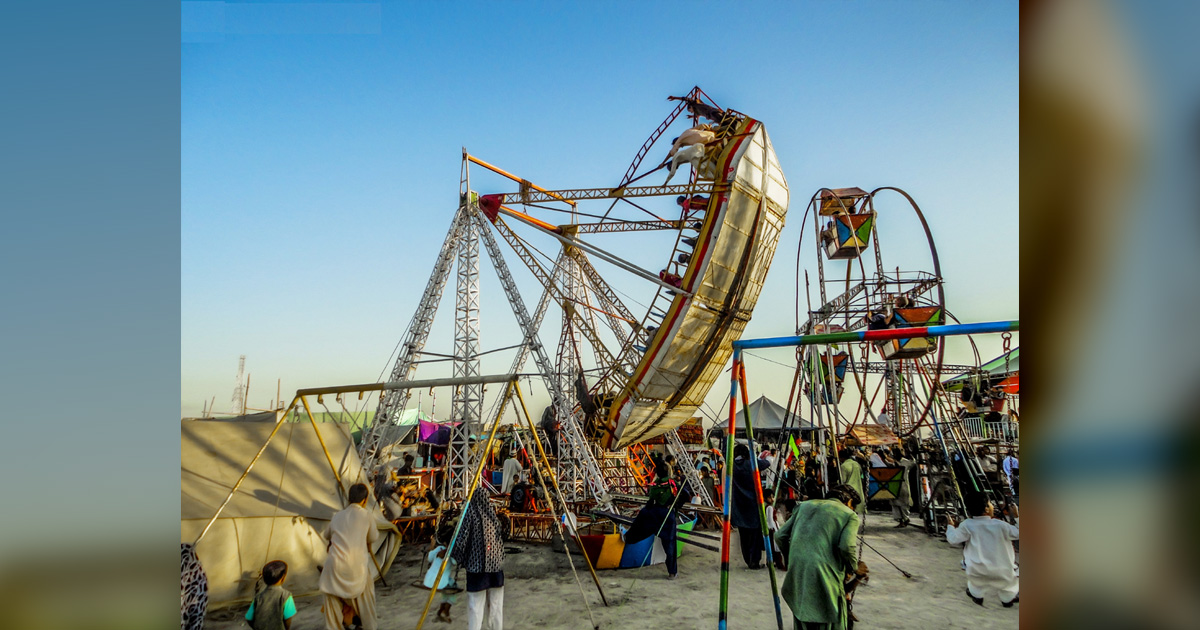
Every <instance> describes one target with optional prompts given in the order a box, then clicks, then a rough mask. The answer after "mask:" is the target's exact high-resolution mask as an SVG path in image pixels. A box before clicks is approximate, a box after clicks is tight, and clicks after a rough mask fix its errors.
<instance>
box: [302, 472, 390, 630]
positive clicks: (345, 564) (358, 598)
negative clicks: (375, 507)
mask: <svg viewBox="0 0 1200 630" xmlns="http://www.w3.org/2000/svg"><path fill="white" fill-rule="evenodd" d="M368 493H369V491H368V490H367V486H366V484H361V483H357V484H354V485H353V486H351V487H350V497H349V498H350V505H349V506H348V507H346V509H344V510H342V511H341V512H338V513H337V514H334V515H333V518H332V519H330V521H329V529H327V530H325V533H324V537H325V540H327V541H329V556H328V558H326V560H325V565H324V567H322V569H321V579H320V581H319V582H318V583H317V584H318V586H319V587H320V589H321V594H322V595H324V596H325V604H324V609H325V630H343V626H342V621H343V619H342V604H343V603H345V604H346V605H348V606H350V607H351V608H353V609H354V612H355V614H357V615H358V617H359V619H360V620H361V622H362V627H363V630H375V629H376V619H375V579H374V577H375V576H374V575H373V574H372V572H371V567H372V564H373V563H372V561H371V558H370V557H369V554H370V553H371V551H370V550H371V546H372V545H373V544H374V543H375V541H376V540H379V529H378V528H377V527H376V525H375V515H374V514H372V513H371V512H370V511H368V510H367V496H368Z"/></svg>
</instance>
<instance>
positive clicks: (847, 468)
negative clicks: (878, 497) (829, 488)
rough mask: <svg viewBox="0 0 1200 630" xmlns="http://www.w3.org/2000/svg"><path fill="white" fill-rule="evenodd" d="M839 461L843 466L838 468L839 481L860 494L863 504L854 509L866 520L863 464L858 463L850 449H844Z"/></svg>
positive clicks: (840, 452) (839, 455)
mask: <svg viewBox="0 0 1200 630" xmlns="http://www.w3.org/2000/svg"><path fill="white" fill-rule="evenodd" d="M838 459H839V460H841V462H842V464H841V466H839V467H838V470H839V473H840V480H839V481H840V483H844V484H846V485H848V486H850V487H851V488H854V491H855V492H857V493H858V497H859V500H860V501H861V503H859V504H858V507H856V508H854V511H855V512H858V517H859V518H860V519H862V518H865V517H866V516H867V500H866V496H867V493H866V492H864V491H863V469H862V464H859V463H858V460H857V459H855V458H854V453H852V452H850V449H848V448H843V449H842V450H841V451H839V452H838Z"/></svg>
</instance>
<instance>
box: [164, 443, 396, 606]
mask: <svg viewBox="0 0 1200 630" xmlns="http://www.w3.org/2000/svg"><path fill="white" fill-rule="evenodd" d="M274 427H275V423H274V422H271V421H266V422H219V421H218V422H214V421H209V420H182V421H181V422H180V437H181V440H180V541H181V542H183V543H190V542H192V541H194V540H196V537H197V536H199V535H200V532H201V531H202V530H203V528H204V526H205V525H206V524H207V523H208V521H209V519H211V518H212V516H213V514H215V513H216V512H217V509H218V507H219V506H220V505H221V503H222V502H223V501H224V500H225V497H226V496H228V494H229V491H230V490H231V489H232V488H233V486H234V484H235V483H236V482H237V480H238V477H240V476H241V475H242V472H243V471H245V470H246V467H247V465H248V464H249V463H250V462H251V460H253V459H254V455H255V454H256V453H257V452H258V450H259V449H260V448H262V446H263V444H264V443H266V442H267V438H268V436H269V435H270V434H271V430H272V429H273V428H274ZM317 430H319V431H320V436H321V439H322V440H324V442H325V447H327V448H328V451H329V455H330V458H331V459H332V460H333V464H334V466H336V467H337V469H338V474H339V476H340V477H341V480H342V484H343V489H339V487H338V482H337V481H336V480H335V478H334V475H333V470H332V469H331V467H330V464H329V459H328V458H326V456H325V450H324V449H322V447H321V442H320V440H318V439H317V431H314V429H313V425H312V424H311V423H308V422H305V423H293V422H284V423H282V425H281V426H280V429H279V431H278V432H277V433H276V434H275V437H274V438H272V439H271V441H270V443H269V444H267V448H266V450H265V451H264V452H263V454H262V457H260V458H259V459H258V461H257V462H256V463H255V464H254V466H253V467H252V468H251V469H250V474H249V475H248V476H247V477H246V479H245V481H243V482H242V485H241V487H240V488H239V489H238V491H237V493H235V494H234V495H233V497H232V498H231V499H230V501H229V504H228V505H226V506H225V508H224V509H223V510H222V511H221V513H220V516H219V518H217V520H216V521H215V522H214V523H213V525H212V527H211V528H210V529H209V531H208V532H207V534H205V536H204V538H203V539H201V540H200V542H199V544H198V545H196V554H197V555H198V556H199V559H200V563H201V565H202V566H203V568H204V571H205V573H206V574H207V576H208V588H209V603H210V605H212V606H217V607H219V606H222V605H228V604H232V603H237V602H245V601H248V600H249V599H250V598H252V597H253V596H254V588H255V581H256V580H257V578H258V574H259V571H260V570H261V569H262V566H263V564H265V563H266V562H268V561H270V560H283V561H285V562H287V563H288V581H287V587H288V590H290V591H292V592H293V593H294V594H296V595H302V594H308V593H315V592H317V579H318V577H319V575H320V569H319V568H318V567H319V566H320V565H321V564H323V563H324V561H325V556H326V550H325V541H324V539H323V538H322V537H321V533H322V532H323V531H324V530H325V528H326V527H327V526H328V525H329V519H330V518H331V517H332V516H333V514H334V513H335V512H336V511H338V510H340V509H342V507H344V506H345V489H348V488H349V487H350V486H351V485H352V484H354V483H357V482H360V481H364V479H363V472H362V464H361V462H360V461H359V459H358V454H357V452H356V451H355V449H354V444H353V441H352V440H351V438H350V434H349V432H348V427H347V426H345V425H341V424H336V423H319V424H317ZM367 507H368V509H371V510H374V511H376V512H377V513H378V510H377V509H376V507H375V505H374V499H373V498H372V499H369V503H368V506H367ZM379 529H380V530H381V534H384V535H383V536H382V537H381V539H380V543H378V545H377V548H376V550H375V555H376V558H378V559H379V564H380V566H381V567H382V568H383V571H384V572H385V573H386V572H387V568H388V566H389V565H390V564H391V560H392V559H393V558H394V557H395V554H396V551H397V549H398V541H397V539H396V537H395V536H394V535H390V534H389V533H388V532H391V531H393V529H392V525H391V524H390V523H388V522H387V521H385V520H383V517H382V516H380V518H379ZM382 530H386V531H382ZM372 572H374V568H372Z"/></svg>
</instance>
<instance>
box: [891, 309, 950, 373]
mask: <svg viewBox="0 0 1200 630" xmlns="http://www.w3.org/2000/svg"><path fill="white" fill-rule="evenodd" d="M941 323H942V309H941V307H938V306H918V307H914V308H893V309H892V316H891V318H890V323H889V324H888V328H915V327H920V326H936V325H938V324H941ZM875 347H876V348H877V349H878V350H879V354H881V355H882V356H883V358H884V359H885V360H888V361H891V360H894V359H916V358H918V357H922V356H925V355H926V354H928V353H929V352H930V351H931V350H933V349H934V348H936V347H937V339H935V338H933V337H912V338H910V339H884V340H882V341H876V342H875Z"/></svg>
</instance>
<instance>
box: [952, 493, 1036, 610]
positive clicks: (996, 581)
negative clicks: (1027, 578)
mask: <svg viewBox="0 0 1200 630" xmlns="http://www.w3.org/2000/svg"><path fill="white" fill-rule="evenodd" d="M965 501H966V504H967V512H968V513H970V514H971V518H969V519H966V520H963V521H958V520H957V519H954V518H951V519H950V525H949V527H947V528H946V542H948V543H950V544H951V545H956V546H957V545H963V546H964V548H963V565H964V566H965V567H966V569H967V596H968V597H970V598H971V600H972V601H974V602H975V603H976V604H979V605H980V606H982V605H983V598H984V596H986V595H989V594H991V593H996V594H997V595H999V597H1000V603H1001V604H1003V605H1004V607H1005V608H1009V607H1011V606H1012V605H1013V604H1015V603H1017V601H1018V596H1019V595H1020V591H1021V589H1020V583H1019V580H1018V577H1017V564H1016V554H1015V553H1014V552H1013V546H1012V542H1013V541H1014V540H1020V538H1021V530H1020V529H1018V528H1017V526H1015V525H1012V524H1009V523H1007V522H1005V521H1002V520H1000V519H996V518H992V515H993V514H994V513H995V508H994V507H993V506H992V502H991V501H989V500H988V498H987V495H985V494H983V493H981V492H973V493H971V494H969V495H967V496H966V498H965ZM1009 509H1010V510H1011V512H1010V514H1011V515H1012V517H1013V518H1017V516H1018V513H1017V506H1015V505H1012V506H1010V507H1009Z"/></svg>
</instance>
